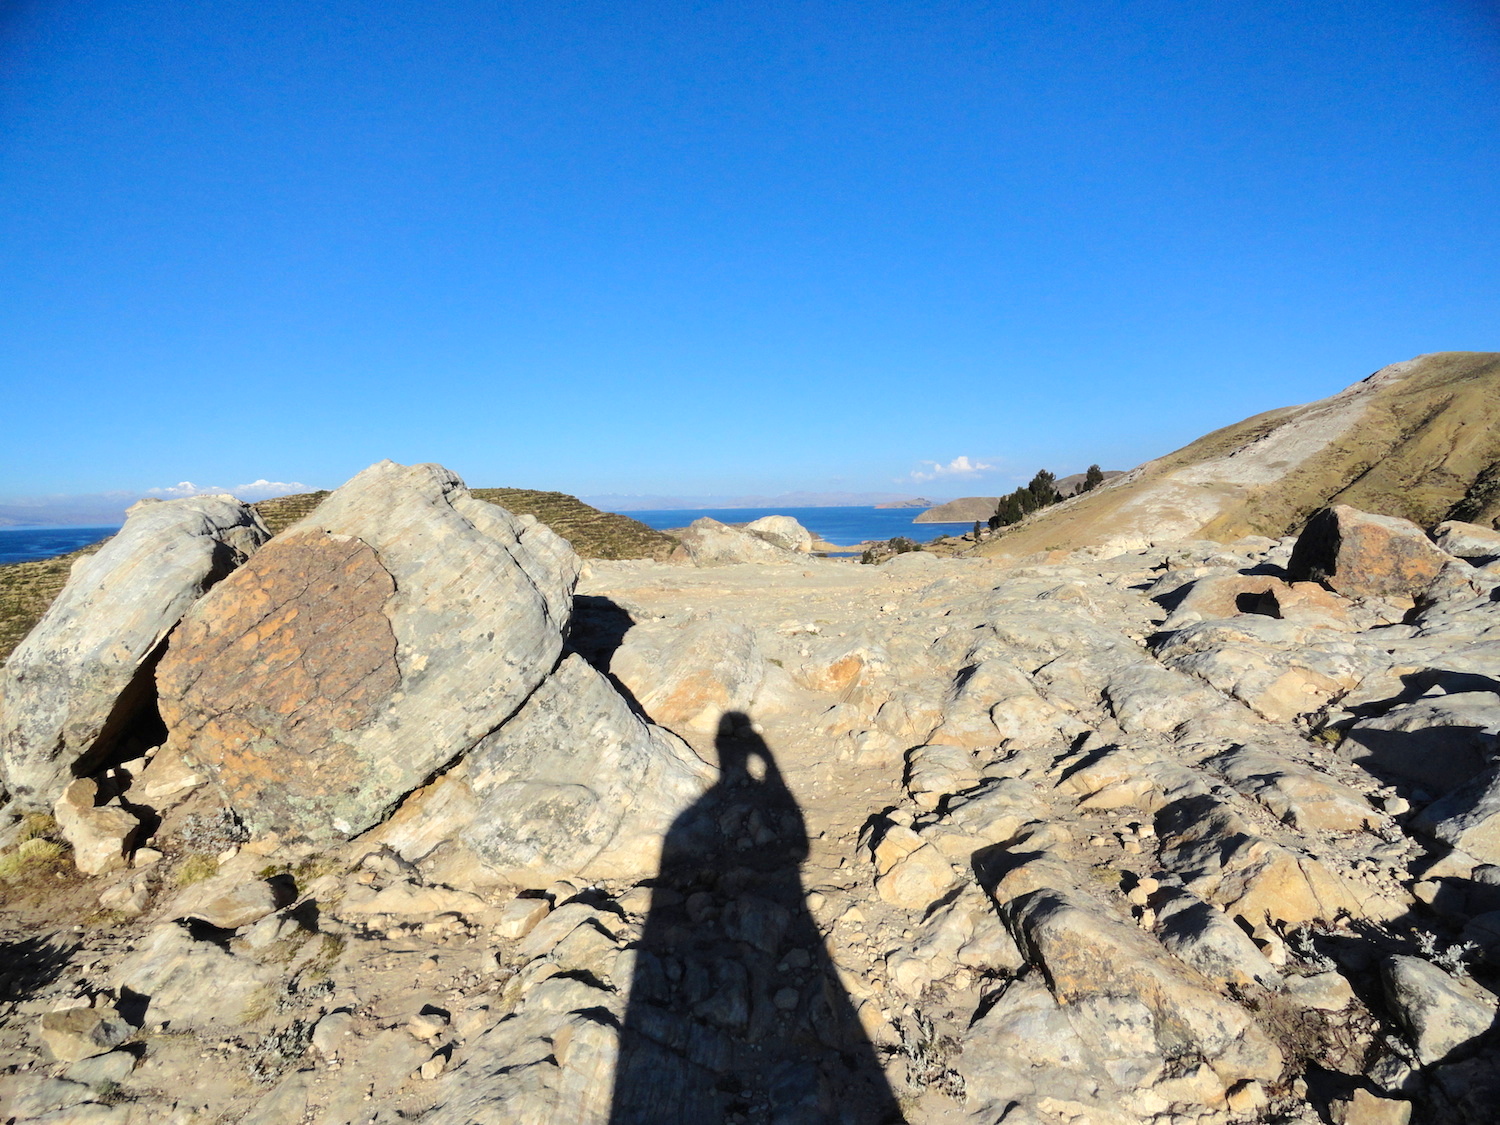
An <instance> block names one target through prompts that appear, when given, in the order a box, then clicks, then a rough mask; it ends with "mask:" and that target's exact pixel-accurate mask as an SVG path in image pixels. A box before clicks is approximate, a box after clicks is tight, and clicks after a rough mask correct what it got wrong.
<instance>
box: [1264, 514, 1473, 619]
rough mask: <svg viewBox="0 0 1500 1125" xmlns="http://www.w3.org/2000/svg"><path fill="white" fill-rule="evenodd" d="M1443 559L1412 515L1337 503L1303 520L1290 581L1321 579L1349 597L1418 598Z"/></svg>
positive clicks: (1290, 572) (1292, 561) (1293, 556)
mask: <svg viewBox="0 0 1500 1125" xmlns="http://www.w3.org/2000/svg"><path fill="white" fill-rule="evenodd" d="M1447 561H1448V555H1447V553H1446V552H1444V551H1442V550H1440V549H1438V548H1437V547H1434V546H1433V545H1432V541H1431V540H1429V539H1428V538H1427V536H1426V535H1425V534H1424V533H1423V531H1422V529H1421V528H1420V527H1418V526H1417V525H1416V524H1414V523H1412V522H1411V521H1410V520H1403V519H1399V518H1398V517H1396V516H1378V515H1374V514H1372V513H1370V512H1361V511H1360V510H1359V509H1357V508H1351V507H1349V506H1348V505H1347V504H1336V505H1334V506H1333V507H1331V508H1323V509H1321V510H1320V511H1317V512H1315V513H1313V516H1312V518H1311V519H1310V520H1308V521H1307V526H1306V527H1305V528H1303V530H1302V534H1301V535H1300V536H1299V537H1298V538H1297V545H1296V547H1294V548H1293V549H1292V558H1291V561H1290V562H1289V563H1288V564H1287V574H1288V576H1289V577H1290V578H1291V580H1292V581H1294V582H1303V581H1315V582H1325V583H1327V584H1328V586H1329V588H1330V589H1332V590H1334V591H1335V592H1336V593H1340V594H1343V595H1344V596H1345V597H1349V598H1359V597H1377V598H1390V597H1396V598H1416V597H1417V596H1418V595H1419V594H1421V593H1422V591H1424V590H1425V589H1427V587H1429V586H1431V585H1432V582H1433V580H1434V579H1435V578H1437V576H1438V573H1439V572H1440V571H1441V570H1442V569H1443V564H1444V563H1446V562H1447Z"/></svg>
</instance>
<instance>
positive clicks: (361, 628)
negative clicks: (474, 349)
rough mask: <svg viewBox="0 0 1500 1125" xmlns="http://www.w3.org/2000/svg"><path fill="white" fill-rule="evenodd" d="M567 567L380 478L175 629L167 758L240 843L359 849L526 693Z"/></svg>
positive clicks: (462, 510)
mask: <svg viewBox="0 0 1500 1125" xmlns="http://www.w3.org/2000/svg"><path fill="white" fill-rule="evenodd" d="M579 565H580V564H579V561H578V558H577V556H576V555H574V554H573V552H572V550H571V549H570V548H569V547H568V545H567V544H566V543H565V542H564V541H563V540H561V539H559V538H558V537H557V536H556V535H554V534H553V533H552V532H551V531H549V530H548V529H547V528H545V527H543V526H542V525H541V524H539V523H537V522H536V521H535V520H533V519H531V518H530V517H525V516H522V517H515V516H512V515H511V514H510V513H509V512H506V511H505V510H504V509H502V508H498V507H496V506H495V505H493V504H487V503H485V502H484V501H481V500H476V499H475V498H473V497H472V496H470V495H469V493H468V490H467V489H466V488H464V486H463V482H462V481H460V480H459V478H458V477H457V476H455V475H454V474H452V473H450V472H449V471H448V470H446V469H444V468H442V467H441V466H437V465H416V466H412V467H406V466H402V465H397V464H395V463H393V462H390V461H383V462H381V463H380V464H378V465H374V466H372V467H370V468H369V469H366V470H365V471H364V472H362V473H360V474H359V475H358V476H356V477H355V478H354V479H353V480H351V481H350V482H349V483H348V484H346V485H345V486H344V487H343V488H340V489H339V490H338V491H337V492H335V493H333V495H331V496H329V497H328V498H327V499H326V500H324V501H323V502H322V503H321V504H320V505H319V506H318V507H317V508H316V509H315V510H314V511H313V512H312V513H311V514H310V515H309V516H307V517H306V518H305V519H303V520H302V521H301V522H299V523H297V524H295V525H293V526H292V527H291V528H288V529H287V530H286V531H284V532H283V533H282V534H281V535H279V536H277V538H276V540H275V541H274V542H273V543H271V544H270V545H268V546H267V548H266V549H265V550H263V551H261V552H260V553H259V554H257V555H256V556H255V557H254V558H253V559H252V560H251V563H250V564H249V565H247V566H246V567H242V568H241V569H240V570H238V571H236V572H235V574H234V575H232V576H231V578H230V579H229V580H227V581H225V582H223V583H220V584H219V585H218V586H217V587H216V588H215V589H214V591H213V592H212V594H211V595H210V596H209V597H207V598H205V599H204V600H203V601H202V602H200V603H199V604H198V605H197V606H195V607H194V609H193V611H192V612H191V613H190V614H189V615H188V616H187V617H186V619H185V620H184V621H183V623H182V627H181V629H180V631H179V633H178V636H177V637H176V638H175V639H174V641H173V644H172V648H171V650H170V652H169V653H168V654H167V657H166V659H164V660H163V662H162V665H161V667H160V669H159V672H158V676H157V680H158V683H159V685H160V689H161V711H162V717H163V719H164V720H165V721H166V724H167V727H168V729H169V730H170V732H171V741H170V744H169V745H170V747H172V748H174V749H178V750H180V751H181V752H182V753H183V754H184V755H185V756H186V757H187V758H188V759H190V760H191V761H193V762H195V763H196V764H198V765H200V766H202V767H204V768H205V769H206V770H207V771H208V772H209V774H210V775H211V777H212V778H213V780H214V782H215V783H216V784H217V786H218V788H219V789H220V791H221V792H222V793H223V795H224V797H225V798H226V800H227V801H228V802H229V803H230V804H231V805H232V806H233V807H234V808H236V809H238V810H239V811H240V813H241V815H242V816H243V817H244V818H245V820H246V821H247V822H248V823H249V824H251V825H252V827H254V828H255V829H256V830H258V831H265V830H274V831H277V832H288V831H290V832H295V833H300V834H302V835H306V836H308V837H310V838H313V839H323V840H326V839H329V838H333V837H337V836H341V835H343V836H347V835H353V834H355V833H358V832H361V831H363V830H365V829H366V828H369V827H370V826H371V825H373V824H375V823H376V822H377V821H379V820H380V819H381V818H382V817H383V816H385V815H386V813H387V812H388V811H389V810H390V809H391V807H392V806H393V805H394V804H395V803H396V802H397V801H399V800H400V799H401V798H402V797H403V796H405V795H406V794H407V793H409V792H411V791H412V790H413V789H415V788H416V787H417V786H419V785H421V784H422V783H423V782H424V781H426V780H427V779H428V778H430V777H431V776H432V774H433V773H434V772H435V771H437V770H438V769H440V768H442V767H443V766H446V765H448V764H449V763H451V762H453V761H454V760H455V759H457V758H459V757H460V756H461V755H462V754H464V753H465V752H466V751H468V750H469V749H471V748H472V747H473V746H474V745H475V743H477V742H478V741H479V740H480V739H481V738H483V737H485V736H486V735H488V734H489V733H491V732H492V731H494V730H495V729H497V728H498V727H499V726H501V725H502V724H503V723H504V722H505V721H506V720H507V719H509V718H510V717H511V716H512V715H513V714H514V713H515V712H516V711H517V709H519V708H520V706H521V705H522V704H523V703H524V702H525V700H526V699H527V698H528V697H529V696H530V695H531V694H532V692H534V691H535V690H536V689H537V687H538V686H540V684H541V683H542V681H543V680H544V679H545V678H546V677H547V675H548V674H549V673H550V672H551V671H552V669H553V667H554V666H555V664H556V662H557V659H558V656H559V655H560V654H561V651H562V643H563V641H562V637H563V632H564V630H565V629H566V627H567V623H568V619H569V614H570V612H571V601H572V590H573V584H574V582H575V581H576V579H577V575H578V569H579Z"/></svg>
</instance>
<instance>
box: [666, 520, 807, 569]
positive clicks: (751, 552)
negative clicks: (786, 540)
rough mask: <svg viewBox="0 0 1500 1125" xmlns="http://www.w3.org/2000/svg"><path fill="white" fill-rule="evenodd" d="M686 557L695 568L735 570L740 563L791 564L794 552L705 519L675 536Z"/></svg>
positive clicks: (724, 524)
mask: <svg viewBox="0 0 1500 1125" xmlns="http://www.w3.org/2000/svg"><path fill="white" fill-rule="evenodd" d="M674 534H675V535H676V536H677V541H678V543H679V544H680V545H681V551H682V554H683V555H685V556H686V558H687V560H688V561H689V562H691V563H692V564H693V565H694V566H734V565H735V564H737V563H791V562H796V561H797V556H796V554H795V553H794V552H792V551H789V550H787V549H786V548H785V547H780V546H777V545H776V544H774V543H771V542H768V541H767V540H765V539H762V538H761V537H760V536H758V535H752V534H751V533H750V532H749V531H747V530H741V529H740V528H738V527H730V526H729V525H728V524H727V523H720V522H719V521H718V520H716V519H710V518H709V517H708V516H704V517H703V518H702V519H696V520H694V521H693V522H692V523H690V524H688V526H687V528H686V529H685V530H683V531H679V532H674Z"/></svg>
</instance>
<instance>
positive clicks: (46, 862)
mask: <svg viewBox="0 0 1500 1125" xmlns="http://www.w3.org/2000/svg"><path fill="white" fill-rule="evenodd" d="M67 853H68V849H67V847H66V845H63V844H59V843H58V842H57V841H56V840H49V839H47V838H46V837H44V836H33V837H31V838H30V839H27V840H23V841H22V842H21V844H20V846H19V847H17V848H16V849H15V850H14V851H11V852H7V853H6V854H5V855H3V856H0V879H5V880H7V881H9V880H13V879H19V878H24V877H29V876H35V875H44V874H48V873H49V872H51V871H54V870H60V869H61V868H62V866H63V864H64V861H65V857H66V856H67Z"/></svg>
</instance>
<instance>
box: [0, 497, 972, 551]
mask: <svg viewBox="0 0 1500 1125" xmlns="http://www.w3.org/2000/svg"><path fill="white" fill-rule="evenodd" d="M921 510H922V509H921V508H670V509H667V510H666V511H654V512H622V513H621V514H622V515H626V516H629V517H630V518H631V519H636V520H640V521H641V522H642V523H643V524H646V525H647V526H648V527H654V528H656V529H657V530H659V531H667V530H669V529H671V528H674V527H686V526H687V525H688V524H690V523H692V522H693V521H694V520H695V519H698V518H699V517H700V516H709V517H711V518H713V519H716V520H718V521H720V522H721V523H748V522H750V521H751V520H756V519H760V517H761V516H791V517H792V518H793V519H794V520H796V521H797V522H798V523H800V524H801V525H802V526H803V527H805V528H807V529H808V530H809V531H811V532H812V533H813V534H814V535H820V536H822V537H823V538H824V539H826V540H827V541H828V542H830V543H837V544H839V545H840V546H845V547H848V546H853V545H854V544H855V543H862V542H864V541H865V540H866V539H890V538H892V537H893V536H897V535H904V536H906V537H907V538H908V539H915V540H916V541H917V542H919V543H926V542H927V541H928V540H931V539H936V538H937V537H938V536H939V535H955V534H959V533H961V532H965V531H968V530H969V529H970V528H972V527H973V526H974V524H973V521H970V522H969V523H912V522H911V521H912V519H913V518H914V517H915V516H916V515H917V514H918V513H919V512H921ZM119 530H120V529H119V528H118V527H26V528H0V564H4V563H17V562H31V561H33V560H35V559H50V558H55V557H56V556H58V555H66V554H67V553H68V552H69V551H76V550H78V548H79V547H86V546H88V545H89V544H90V543H97V542H99V540H101V539H103V538H104V537H105V536H106V535H113V534H114V533H115V532H117V531H119Z"/></svg>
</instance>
